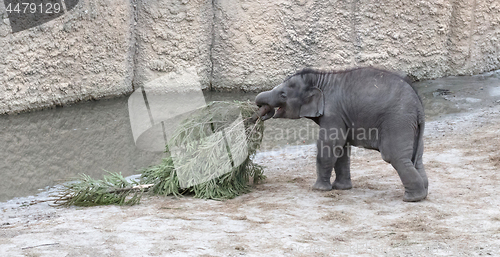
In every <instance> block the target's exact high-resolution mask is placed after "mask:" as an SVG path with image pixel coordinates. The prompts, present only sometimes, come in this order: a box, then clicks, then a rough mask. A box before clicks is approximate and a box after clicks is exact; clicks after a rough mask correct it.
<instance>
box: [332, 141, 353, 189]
mask: <svg viewBox="0 0 500 257" xmlns="http://www.w3.org/2000/svg"><path fill="white" fill-rule="evenodd" d="M334 154H335V155H336V157H337V161H336V162H335V166H334V169H335V181H334V182H333V189H337V190H347V189H351V188H352V182H351V160H350V156H351V146H350V145H349V144H346V145H345V146H344V147H342V148H340V147H337V149H334Z"/></svg>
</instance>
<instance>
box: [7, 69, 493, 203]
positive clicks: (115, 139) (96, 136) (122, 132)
mask: <svg viewBox="0 0 500 257" xmlns="http://www.w3.org/2000/svg"><path fill="white" fill-rule="evenodd" d="M415 86H416V87H417V88H418V90H419V93H420V95H421V96H422V100H423V102H424V105H425V110H426V118H427V120H428V121H430V120H434V119H438V118H441V117H443V116H445V115H447V114H451V113H459V112H464V111H469V110H473V109H477V108H488V107H489V106H493V105H498V104H500V72H491V73H487V74H483V75H478V76H468V77H448V78H442V79H436V80H428V81H421V82H418V83H415ZM204 95H205V100H206V101H207V102H209V101H215V100H226V101H232V100H240V101H241V100H251V101H253V99H254V98H255V96H256V93H216V92H205V93H204ZM127 100H128V99H127V98H118V99H112V100H101V101H94V102H85V103H79V104H75V105H72V106H66V107H63V108H55V109H48V110H43V111H38V112H31V113H23V114H19V115H0V146H1V149H0V160H2V161H1V162H0V175H1V176H2V180H0V201H6V200H8V199H12V198H14V197H21V196H28V195H33V194H36V193H38V192H39V189H43V188H46V187H48V186H53V185H55V184H59V183H61V182H62V181H66V180H71V179H74V178H75V177H77V176H78V174H80V173H85V174H88V175H90V176H92V177H94V178H102V175H103V174H105V173H106V172H105V171H104V170H106V171H110V172H121V173H122V174H123V175H124V176H128V175H132V174H136V173H137V172H138V170H139V169H140V168H143V167H147V166H149V165H154V164H157V163H159V162H160V161H161V158H163V157H165V154H164V153H151V152H147V151H142V150H139V149H138V148H137V147H136V146H135V144H134V140H133V137H132V131H131V126H130V121H129V116H128V107H127ZM315 135H317V125H316V124H314V123H313V122H312V121H309V120H307V119H301V120H285V119H271V120H269V121H266V131H265V133H264V140H263V144H262V147H261V150H262V151H272V150H277V149H280V148H283V147H285V146H294V145H303V144H312V143H314V142H315V141H316V138H315V137H316V136H315Z"/></svg>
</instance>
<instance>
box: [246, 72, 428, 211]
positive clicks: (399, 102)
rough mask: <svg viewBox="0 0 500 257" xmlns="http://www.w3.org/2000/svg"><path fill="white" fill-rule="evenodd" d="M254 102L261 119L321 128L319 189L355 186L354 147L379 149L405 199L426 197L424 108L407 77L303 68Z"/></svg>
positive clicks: (317, 168)
mask: <svg viewBox="0 0 500 257" xmlns="http://www.w3.org/2000/svg"><path fill="white" fill-rule="evenodd" d="M255 102H256V104H257V106H259V107H260V109H259V115H260V116H261V119H262V120H266V119H269V118H270V117H274V118H289V119H298V118H302V117H305V118H309V119H311V120H313V121H314V122H316V123H317V124H318V125H319V126H320V130H319V138H318V142H317V148H318V154H317V158H316V170H317V171H316V172H317V181H316V183H315V184H314V186H313V188H314V189H317V190H331V189H332V187H333V189H340V190H345V189H350V188H352V184H351V174H350V160H349V154H348V153H349V152H350V146H351V145H354V146H359V147H364V148H368V149H374V150H378V151H380V153H381V154H382V159H384V160H385V161H386V162H388V163H390V164H391V165H392V166H393V167H394V168H395V169H396V171H397V172H398V174H399V177H400V178H401V181H402V182H403V185H404V187H405V193H404V198H403V200H404V201H408V202H416V201H420V200H422V199H425V198H426V197H427V189H428V182H427V175H426V174H425V170H424V165H423V163H422V154H423V151H424V142H423V134H424V124H425V122H424V108H423V106H422V101H421V99H420V98H419V96H418V94H417V92H416V90H415V89H414V88H413V87H412V86H411V85H410V84H409V82H408V81H406V80H405V79H404V78H402V77H400V76H398V75H396V74H394V73H391V72H388V71H384V70H379V69H374V68H358V69H353V70H347V71H334V72H322V71H317V70H313V69H304V70H302V71H299V72H298V73H296V74H294V75H292V76H290V77H288V78H287V79H286V80H285V81H284V82H283V83H281V84H280V85H278V86H276V87H275V88H274V89H272V90H270V91H266V92H262V93H260V94H259V95H257V97H256V98H255ZM275 108H276V110H275ZM332 169H335V176H336V177H335V181H334V182H333V186H332V184H331V182H330V177H331V175H332Z"/></svg>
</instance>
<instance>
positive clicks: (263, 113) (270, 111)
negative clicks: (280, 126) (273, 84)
mask: <svg viewBox="0 0 500 257" xmlns="http://www.w3.org/2000/svg"><path fill="white" fill-rule="evenodd" d="M255 104H257V106H259V107H260V108H259V110H258V111H257V113H258V115H259V117H260V118H261V119H262V120H267V119H269V118H272V117H273V116H274V113H275V111H274V107H276V104H275V103H274V102H273V101H272V90H271V91H266V92H262V93H260V94H258V95H257V97H255Z"/></svg>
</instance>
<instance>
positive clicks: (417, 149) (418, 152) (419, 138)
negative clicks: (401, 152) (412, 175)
mask: <svg viewBox="0 0 500 257" xmlns="http://www.w3.org/2000/svg"><path fill="white" fill-rule="evenodd" d="M424 127H425V122H423V121H422V122H419V124H418V134H417V135H416V136H415V140H414V141H413V149H414V150H413V156H412V157H411V162H412V163H413V166H415V165H416V164H417V158H420V156H422V153H423V151H424Z"/></svg>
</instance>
